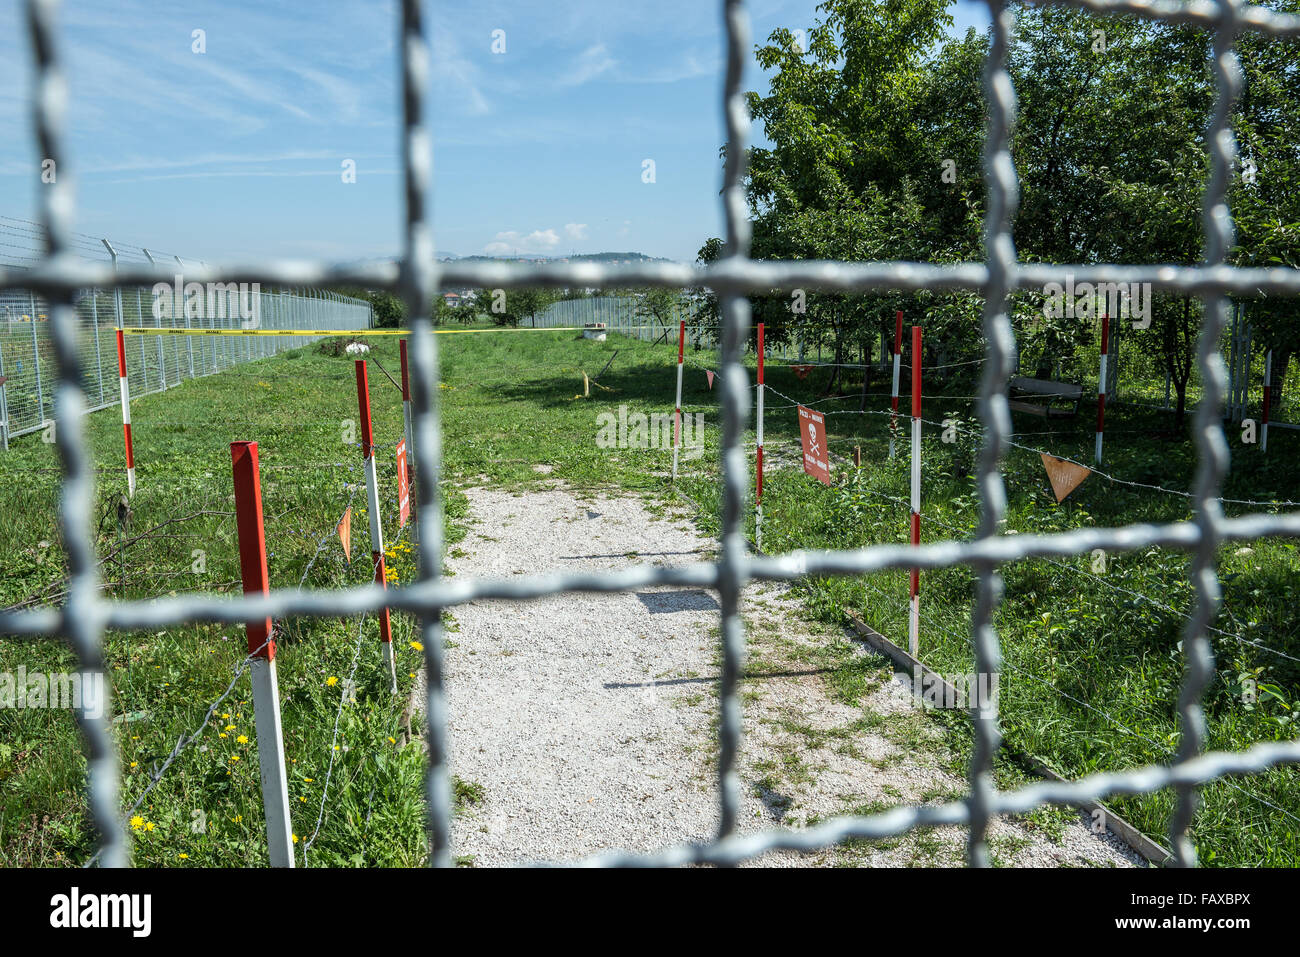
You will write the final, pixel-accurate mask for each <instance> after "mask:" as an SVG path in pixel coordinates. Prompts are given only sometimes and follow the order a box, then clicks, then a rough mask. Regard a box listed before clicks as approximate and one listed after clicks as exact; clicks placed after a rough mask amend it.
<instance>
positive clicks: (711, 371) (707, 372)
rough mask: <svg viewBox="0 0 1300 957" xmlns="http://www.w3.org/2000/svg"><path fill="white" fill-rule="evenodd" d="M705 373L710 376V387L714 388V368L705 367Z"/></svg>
mask: <svg viewBox="0 0 1300 957" xmlns="http://www.w3.org/2000/svg"><path fill="white" fill-rule="evenodd" d="M704 374H705V375H706V376H708V377H709V388H710V389H712V388H713V370H711V369H705V370H704Z"/></svg>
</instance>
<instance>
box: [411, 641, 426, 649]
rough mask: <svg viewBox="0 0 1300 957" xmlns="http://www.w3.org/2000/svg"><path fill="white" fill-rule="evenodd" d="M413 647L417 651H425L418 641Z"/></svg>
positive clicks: (413, 643) (414, 642)
mask: <svg viewBox="0 0 1300 957" xmlns="http://www.w3.org/2000/svg"><path fill="white" fill-rule="evenodd" d="M411 647H412V648H414V649H415V650H416V651H424V645H422V644H420V643H419V642H418V641H413V642H411Z"/></svg>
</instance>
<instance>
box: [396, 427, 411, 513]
mask: <svg viewBox="0 0 1300 957" xmlns="http://www.w3.org/2000/svg"><path fill="white" fill-rule="evenodd" d="M397 508H398V512H397V527H398V528H405V527H406V523H407V522H408V521H409V520H410V518H411V480H410V477H409V476H408V475H407V472H406V439H402V441H400V442H398V443H397Z"/></svg>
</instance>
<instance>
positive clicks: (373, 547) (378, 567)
mask: <svg viewBox="0 0 1300 957" xmlns="http://www.w3.org/2000/svg"><path fill="white" fill-rule="evenodd" d="M356 362H357V404H358V406H359V407H360V411H361V457H362V459H363V460H364V462H365V471H366V496H367V505H368V508H369V512H370V557H371V559H373V561H374V563H375V584H377V585H379V587H380V588H387V587H388V574H387V569H386V568H385V566H384V528H383V523H382V522H380V520H379V477H378V476H377V475H376V474H375V446H374V433H373V432H372V431H371V427H370V379H369V376H368V375H367V374H366V360H365V359H358V360H357V361H356ZM379 638H380V642H381V644H382V646H383V654H384V663H385V664H386V665H388V673H389V675H390V677H391V678H392V683H393V693H394V694H396V693H397V666H396V664H395V662H394V660H393V622H392V618H391V616H390V615H389V611H388V608H387V607H384V608H381V609H380V610H379Z"/></svg>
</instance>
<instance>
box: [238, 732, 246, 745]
mask: <svg viewBox="0 0 1300 957" xmlns="http://www.w3.org/2000/svg"><path fill="white" fill-rule="evenodd" d="M235 741H236V742H237V743H239V744H248V735H245V734H241V735H240V736H239V737H237V738H235Z"/></svg>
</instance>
